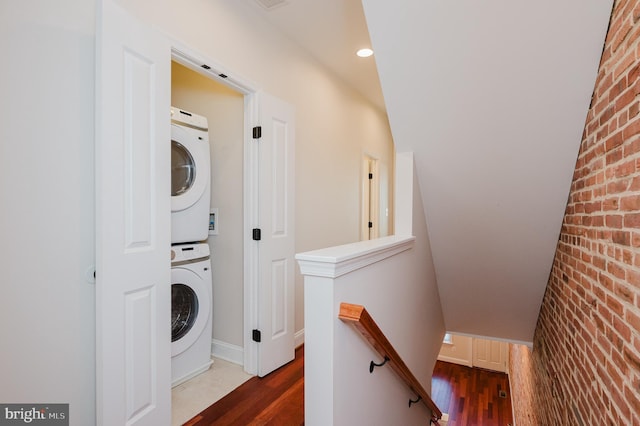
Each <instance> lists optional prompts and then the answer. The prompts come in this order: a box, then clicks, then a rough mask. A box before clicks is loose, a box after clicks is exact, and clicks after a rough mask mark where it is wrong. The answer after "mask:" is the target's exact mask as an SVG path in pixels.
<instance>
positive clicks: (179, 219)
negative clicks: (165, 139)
mask: <svg viewBox="0 0 640 426" xmlns="http://www.w3.org/2000/svg"><path fill="white" fill-rule="evenodd" d="M210 175H211V158H210V157H209V132H208V123H207V118H206V117H202V116H200V115H197V114H193V113H191V112H189V111H185V110H182V109H180V108H175V107H171V243H172V244H177V243H192V242H197V241H204V240H206V239H207V236H208V235H209V202H210V199H211V189H210V188H211V180H210Z"/></svg>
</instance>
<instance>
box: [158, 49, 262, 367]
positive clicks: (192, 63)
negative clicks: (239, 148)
mask: <svg viewBox="0 0 640 426" xmlns="http://www.w3.org/2000/svg"><path fill="white" fill-rule="evenodd" d="M169 39H170V41H171V46H172V48H171V59H172V60H174V61H176V62H178V63H180V64H182V65H184V66H186V67H188V68H189V69H191V70H193V71H196V72H198V73H200V74H202V75H204V76H206V77H208V78H211V79H214V80H216V81H218V82H220V83H222V84H225V85H227V86H229V87H231V88H233V89H235V90H237V91H239V92H240V93H242V94H243V95H244V123H245V125H244V129H243V132H244V138H243V139H244V150H243V151H244V164H243V167H244V188H243V192H244V194H243V206H244V208H243V210H244V212H243V215H244V227H245V235H244V238H243V244H244V265H243V270H244V283H243V289H244V305H243V311H244V313H243V322H244V323H243V327H242V330H243V334H244V342H243V343H244V348H243V350H242V359H243V361H242V362H240V364H241V365H243V366H244V370H245V371H246V372H247V373H249V374H254V375H255V374H256V373H257V371H258V352H257V351H258V348H257V346H256V343H255V342H253V341H252V340H251V330H253V329H254V328H256V324H257V315H258V300H257V297H258V292H257V268H258V262H257V252H256V251H255V247H254V245H253V244H251V243H252V242H253V241H252V239H251V232H250V230H251V229H252V228H254V227H255V226H252V225H253V224H254V223H255V221H254V213H253V212H255V211H257V209H258V199H257V186H256V185H257V180H255V177H254V176H253V175H254V174H255V173H254V170H255V167H254V166H255V165H256V164H257V159H256V158H255V153H254V150H251V147H252V144H251V141H252V132H251V129H252V127H253V126H255V125H257V124H256V123H257V122H258V118H259V117H258V113H257V111H258V109H257V108H258V100H257V98H258V90H259V89H258V86H257V85H256V84H255V83H254V82H252V81H250V80H247V79H245V78H243V77H240V76H238V75H236V74H235V73H233V72H231V71H229V70H227V69H226V68H225V67H223V66H222V65H221V64H219V63H218V62H216V61H214V60H212V59H211V58H209V57H206V56H205V55H202V54H201V53H199V52H196V51H194V50H193V49H191V48H189V47H188V46H187V45H186V44H184V43H182V42H180V41H179V40H176V39H175V38H172V37H169ZM202 64H206V65H207V66H209V67H210V68H209V69H204V68H202ZM220 74H224V75H226V77H225V78H223V77H220ZM232 362H233V361H232Z"/></svg>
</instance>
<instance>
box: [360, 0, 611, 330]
mask: <svg viewBox="0 0 640 426" xmlns="http://www.w3.org/2000/svg"><path fill="white" fill-rule="evenodd" d="M349 1H351V0H349ZM363 5H364V13H365V16H366V20H367V24H368V28H369V34H370V37H371V40H372V43H373V48H374V50H375V52H376V53H375V58H376V63H377V67H378V73H379V75H380V80H381V84H382V92H383V94H384V99H385V103H386V108H387V113H388V115H389V120H390V123H391V129H392V133H393V137H394V140H395V144H396V149H397V151H398V152H404V151H413V152H414V155H415V162H416V169H417V173H418V179H419V183H420V188H421V192H422V198H423V200H424V209H425V213H426V217H427V225H428V228H429V233H430V240H431V247H432V251H433V256H434V259H433V260H434V264H435V269H436V274H437V280H438V287H439V291H440V298H441V303H442V307H443V312H444V315H445V324H446V327H447V330H448V331H451V332H458V333H467V334H472V335H479V336H488V337H493V338H500V339H508V340H512V341H522V342H530V341H532V338H533V332H534V330H535V326H536V321H537V317H538V312H539V308H540V304H541V301H542V296H543V294H544V291H545V287H546V283H547V279H548V277H549V272H550V270H551V265H552V261H553V257H554V254H555V248H556V244H557V241H558V236H559V231H560V226H561V223H562V218H563V213H564V209H565V206H566V201H567V196H568V193H569V188H570V183H571V178H572V174H573V170H574V166H575V161H576V158H577V154H578V149H579V145H580V141H581V135H582V131H583V128H584V123H585V118H586V113H587V110H588V107H589V103H590V98H591V94H592V91H593V87H594V82H595V77H596V73H597V68H598V63H599V60H600V55H601V52H602V46H603V44H604V38H605V34H606V30H607V25H608V22H609V16H610V12H611V1H610V0H564V1H560V2H558V1H555V0H553V1H551V0H541V1H534V2H520V1H516V2H514V1H512V0H482V1H478V0H456V1H444V0H403V1H400V2H390V1H382V0H363Z"/></svg>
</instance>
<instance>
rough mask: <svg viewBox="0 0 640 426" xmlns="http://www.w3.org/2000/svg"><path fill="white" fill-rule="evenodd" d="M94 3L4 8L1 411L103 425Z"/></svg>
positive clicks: (73, 0) (0, 43) (0, 19)
mask: <svg viewBox="0 0 640 426" xmlns="http://www.w3.org/2000/svg"><path fill="white" fill-rule="evenodd" d="M94 27H95V26H94V4H93V2H91V1H78V0H61V1H56V2H50V1H44V0H43V1H29V2H19V3H13V2H1V3H0V50H1V51H2V52H3V61H2V79H0V93H1V94H2V95H1V96H0V116H1V117H2V125H1V126H0V196H1V197H2V203H1V204H2V207H1V208H0V238H1V239H2V246H1V248H0V259H1V260H0V265H1V268H2V274H1V278H0V281H1V285H0V323H1V324H2V325H1V326H0V342H2V343H1V345H2V357H1V359H2V362H1V363H0V377H1V379H0V380H1V382H2V385H1V386H0V401H2V402H3V403H8V402H16V403H26V402H33V403H39V402H42V403H47V402H49V403H53V402H59V403H70V404H71V406H70V417H71V419H72V420H71V424H72V425H90V424H93V423H94V422H95V420H94V417H95V343H94V340H95V321H94V318H95V307H94V294H95V293H94V290H95V288H94V285H93V284H91V283H89V282H88V280H87V279H85V272H86V271H87V269H88V268H89V267H90V266H91V265H92V264H93V263H94V208H93V206H94V199H93V197H94V189H93V187H94V182H93V168H94V167H93V153H94V148H93V147H94V133H93V131H94V124H93V123H94V95H93V93H94V42H95V40H94V33H95V30H94Z"/></svg>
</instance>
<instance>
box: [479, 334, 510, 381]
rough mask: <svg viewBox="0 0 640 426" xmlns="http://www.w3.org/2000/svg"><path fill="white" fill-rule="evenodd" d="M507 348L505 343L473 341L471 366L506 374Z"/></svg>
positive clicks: (482, 340)
mask: <svg viewBox="0 0 640 426" xmlns="http://www.w3.org/2000/svg"><path fill="white" fill-rule="evenodd" d="M508 346H509V344H508V343H506V342H498V341H495V340H484V339H473V366H474V367H480V368H485V369H487V370H493V371H500V372H503V373H506V372H507V353H508Z"/></svg>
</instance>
